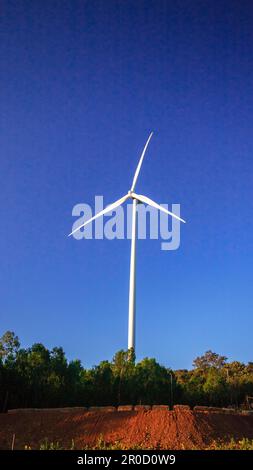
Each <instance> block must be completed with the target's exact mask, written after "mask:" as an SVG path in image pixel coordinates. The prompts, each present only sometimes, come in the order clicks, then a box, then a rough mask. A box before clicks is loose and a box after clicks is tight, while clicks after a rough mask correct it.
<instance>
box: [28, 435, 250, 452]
mask: <svg viewBox="0 0 253 470" xmlns="http://www.w3.org/2000/svg"><path fill="white" fill-rule="evenodd" d="M24 448H25V450H32V448H31V446H30V445H26V446H25V447H24ZM130 449H131V450H152V448H151V447H147V446H146V445H145V443H143V444H139V445H135V446H131V448H130ZM130 449H129V447H127V446H126V445H125V444H123V443H121V442H119V441H116V442H114V443H108V442H105V440H104V438H103V436H102V435H101V436H100V437H99V439H98V441H97V442H96V443H95V444H94V445H86V446H84V447H83V448H82V449H80V450H130ZM156 449H158V447H156ZM39 450H76V448H75V442H74V439H72V440H71V443H70V446H69V447H64V446H62V444H60V443H59V442H58V441H57V442H50V441H49V440H48V439H47V438H46V439H45V440H44V441H42V442H41V443H40V447H39ZM153 450H154V448H153ZM159 450H171V449H160V448H159ZM192 450H201V449H198V448H194V449H192ZM204 450H253V439H248V438H243V439H241V440H235V439H233V438H232V439H231V440H230V441H229V442H224V441H222V440H218V441H213V442H212V443H211V444H210V445H209V446H207V447H205V449H204Z"/></svg>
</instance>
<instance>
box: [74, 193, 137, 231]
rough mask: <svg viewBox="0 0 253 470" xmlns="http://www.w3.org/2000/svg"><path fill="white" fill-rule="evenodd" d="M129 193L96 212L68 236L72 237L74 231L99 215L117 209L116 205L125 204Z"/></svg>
mask: <svg viewBox="0 0 253 470" xmlns="http://www.w3.org/2000/svg"><path fill="white" fill-rule="evenodd" d="M129 197H130V196H129V194H126V195H125V196H123V197H121V198H120V199H118V200H117V201H115V202H113V203H112V204H110V205H109V206H107V207H106V208H105V209H103V210H102V211H100V212H98V213H97V214H95V215H94V216H93V217H91V219H89V220H86V222H84V224H82V225H80V227H77V228H76V229H75V230H73V232H71V233H70V234H69V235H68V237H70V236H71V235H73V233H75V232H77V231H78V230H80V228H82V227H84V226H85V225H87V224H89V223H90V222H92V221H93V220H95V219H97V218H98V217H100V216H101V215H104V214H107V212H111V211H112V210H113V209H116V207H118V206H120V205H121V204H123V202H125V201H126V200H127V199H128V198H129Z"/></svg>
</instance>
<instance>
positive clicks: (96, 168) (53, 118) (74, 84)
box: [0, 0, 253, 368]
mask: <svg viewBox="0 0 253 470" xmlns="http://www.w3.org/2000/svg"><path fill="white" fill-rule="evenodd" d="M0 39H1V41H0V43H1V46H0V51H1V52H0V53H1V80H0V94H1V150H0V152H1V156H0V159H1V160H0V184H1V186H0V187H1V205H0V211H1V226H0V250H1V253H0V260H1V270H0V276H1V278H0V315H1V334H2V333H3V332H4V331H5V330H7V329H11V330H14V331H15V332H16V334H18V336H19V337H20V339H21V342H22V345H23V346H24V347H28V346H30V345H31V344H32V343H34V342H42V343H44V344H45V345H46V346H47V347H49V348H51V347H53V346H55V345H61V346H63V348H64V350H65V351H66V354H67V357H68V358H69V359H73V358H80V359H81V360H82V362H83V364H84V366H86V367H89V366H92V365H93V364H96V363H98V362H99V361H100V360H102V359H111V357H112V355H113V354H114V352H115V351H117V350H119V349H122V348H126V347H127V315H128V275H129V254H130V242H129V240H114V241H108V240H98V241H96V240H95V241H94V240H86V241H85V240H82V241H79V242H78V241H76V240H74V239H70V238H68V237H67V234H68V233H69V232H70V230H71V227H72V223H73V217H72V215H71V212H72V207H73V205H74V204H76V203H78V202H88V203H91V204H93V202H94V195H100V194H101V195H104V198H105V199H104V200H105V203H106V204H109V203H110V202H112V201H114V200H115V199H117V198H118V197H120V196H121V195H123V194H124V193H125V192H126V190H128V188H129V186H130V183H131V180H132V177H133V172H134V170H135V167H136V165H137V162H138V158H139V155H140V152H141V150H142V147H143V145H144V143H145V140H146V138H147V136H148V133H149V132H150V130H154V132H155V134H154V137H153V140H152V142H151V144H150V147H149V149H148V153H147V156H146V160H145V161H144V164H143V168H142V172H141V175H140V179H139V181H138V188H136V189H138V191H139V192H140V193H141V194H146V195H148V196H150V197H151V198H152V199H155V200H156V201H158V202H163V203H165V202H167V203H169V204H171V203H180V204H181V214H182V216H183V217H184V218H185V219H186V220H187V222H188V223H187V224H186V225H184V226H182V233H181V247H180V249H179V250H178V251H174V252H163V251H161V245H160V241H157V240H141V241H139V243H138V260H137V261H138V262H137V358H138V359H140V358H142V357H144V356H150V357H156V359H157V360H158V361H159V362H161V363H162V364H164V365H167V366H171V367H173V368H189V367H191V364H192V360H193V359H194V358H195V357H196V356H197V355H200V354H202V353H204V352H205V351H206V350H208V349H212V350H214V351H215V352H217V353H220V354H224V355H226V356H228V358H229V360H241V361H245V362H248V361H252V360H253V357H252V331H253V319H252V310H253V295H252V269H253V268H252V258H253V257H252V253H253V250H252V248H253V246H252V233H253V230H252V229H253V222H252V209H253V184H252V183H253V178H252V176H253V172H252V153H253V152H252V151H253V138H252V119H253V93H252V90H253V4H252V1H247V0H244V1H243V2H240V1H238V0H237V1H234V0H219V1H214V0H210V1H209V0H205V1H204V0H201V1H199V0H173V1H172V0H167V1H162V0H154V1H152V0H145V1H144V0H143V1H141V0H138V1H137V0H134V1H132V0H127V1H123V0H121V1H116V0H108V1H104V0H88V1H85V0H83V1H77V0H76V1H75V0H73V1H70V0H68V1H65V0H54V1H52V0H34V1H22V0H16V1H14V0H8V1H7V0H3V1H2V4H1V37H0Z"/></svg>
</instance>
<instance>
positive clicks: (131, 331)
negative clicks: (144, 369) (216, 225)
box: [68, 132, 185, 350]
mask: <svg viewBox="0 0 253 470" xmlns="http://www.w3.org/2000/svg"><path fill="white" fill-rule="evenodd" d="M152 135H153V132H151V134H150V135H149V137H148V140H147V142H146V144H145V147H144V149H143V151H142V154H141V157H140V160H139V163H138V166H137V168H136V171H135V174H134V178H133V182H132V186H131V189H130V190H129V191H128V193H127V194H126V195H125V196H123V197H121V198H120V199H118V200H117V201H115V202H113V203H112V204H110V205H109V206H107V207H106V208H105V209H103V210H102V211H100V212H98V213H97V214H96V215H94V216H93V217H91V218H90V219H89V220H87V221H86V222H84V223H83V224H82V225H80V226H79V227H78V228H76V229H75V230H73V232H71V233H70V234H69V235H68V236H69V237H70V236H71V235H73V233H75V232H77V231H78V230H80V228H82V227H85V225H87V224H89V223H90V222H92V221H93V220H95V219H97V218H98V217H100V216H101V215H104V214H107V212H111V211H113V210H114V209H116V207H118V206H120V205H121V204H123V202H125V201H127V199H132V200H133V205H132V235H131V257H130V282H129V313H128V349H131V348H133V349H134V350H135V297H136V282H135V281H136V269H135V267H136V226H137V225H136V214H137V211H136V209H137V204H139V203H144V204H149V205H150V206H152V207H155V208H156V209H159V210H160V211H162V212H165V214H168V215H171V216H172V217H174V218H175V219H177V220H179V221H180V222H184V223H185V220H183V219H181V218H180V217H178V216H177V215H176V214H173V212H170V211H168V210H167V209H165V208H164V207H162V206H160V205H159V204H157V203H156V202H154V201H152V199H149V198H148V197H147V196H142V195H141V194H136V193H135V192H134V190H135V186H136V183H137V179H138V176H139V173H140V169H141V165H142V162H143V159H144V156H145V153H146V150H147V147H148V144H149V142H150V140H151V137H152Z"/></svg>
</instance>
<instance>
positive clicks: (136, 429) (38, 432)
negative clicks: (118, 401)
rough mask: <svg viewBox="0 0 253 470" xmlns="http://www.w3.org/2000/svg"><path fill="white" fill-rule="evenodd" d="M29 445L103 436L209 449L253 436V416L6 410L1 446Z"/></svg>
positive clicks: (80, 443) (0, 423) (85, 441)
mask: <svg viewBox="0 0 253 470" xmlns="http://www.w3.org/2000/svg"><path fill="white" fill-rule="evenodd" d="M13 434H15V449H24V447H25V445H29V446H31V448H32V449H38V448H39V446H40V443H41V442H42V441H44V440H45V439H46V438H47V440H48V442H54V443H56V442H58V443H59V445H60V446H61V447H64V448H66V449H69V448H70V447H71V441H72V439H73V441H74V444H75V448H76V449H82V448H83V447H84V446H86V445H88V446H89V447H92V446H94V445H95V444H96V443H97V442H98V440H99V439H101V437H102V438H103V441H104V442H106V443H108V444H109V443H115V442H119V443H120V444H121V445H122V446H124V448H129V449H131V448H132V447H133V446H137V445H141V446H142V447H143V448H145V449H149V448H153V449H154V448H161V449H193V448H198V449H203V448H205V447H206V446H208V445H209V444H210V443H211V442H212V441H213V440H222V441H223V442H226V441H229V440H230V439H231V438H232V437H233V438H234V439H236V440H237V439H241V438H243V437H248V438H251V439H253V416H243V415H239V414H228V415H226V414H222V413H211V412H203V411H202V412H197V411H190V410H187V409H180V408H178V409H175V410H173V411H167V410H164V409H154V410H139V411H121V412H119V411H118V412H117V411H92V412H91V411H86V412H82V413H80V412H68V413H61V412H55V411H54V412H53V411H52V412H49V411H45V412H43V411H41V412H39V413H38V412H27V413H13V414H0V449H10V448H11V443H12V438H13Z"/></svg>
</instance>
